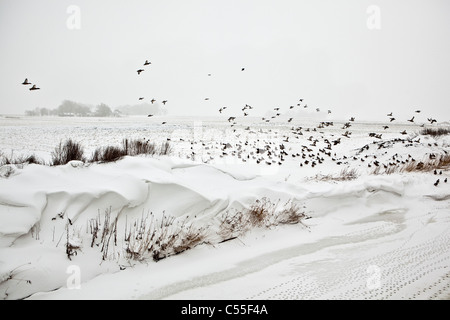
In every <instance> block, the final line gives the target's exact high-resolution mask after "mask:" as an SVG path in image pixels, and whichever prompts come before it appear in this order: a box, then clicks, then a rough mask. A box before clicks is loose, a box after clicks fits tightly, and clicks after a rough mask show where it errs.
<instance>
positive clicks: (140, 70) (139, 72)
mask: <svg viewBox="0 0 450 320" xmlns="http://www.w3.org/2000/svg"><path fill="white" fill-rule="evenodd" d="M143 71H145V70H144V69H139V70H138V71H136V72H137V73H138V74H141V72H143Z"/></svg>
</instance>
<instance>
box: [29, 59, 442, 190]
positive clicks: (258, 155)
mask: <svg viewBox="0 0 450 320" xmlns="http://www.w3.org/2000/svg"><path fill="white" fill-rule="evenodd" d="M150 64H151V62H150V61H148V60H145V62H144V64H143V66H144V67H145V66H148V65H150ZM244 70H245V68H241V71H244ZM144 71H145V69H143V68H139V69H138V70H137V74H138V75H140V74H141V73H142V72H144ZM208 76H211V74H210V73H209V74H208ZM31 84H32V83H30V82H29V81H28V79H25V81H24V82H23V83H22V85H31ZM39 89H40V88H38V87H37V86H36V84H33V86H32V87H30V88H29V90H31V91H33V90H39ZM141 100H144V97H140V98H139V101H141ZM205 100H209V98H205ZM303 101H304V99H303V98H300V99H299V100H298V101H297V102H296V104H293V105H290V106H289V110H292V109H294V108H296V107H297V108H301V109H307V108H308V104H306V103H304V104H303ZM150 102H151V103H152V104H153V103H155V102H156V100H155V99H152V100H151V101H150ZM167 102H168V100H162V103H163V105H166V103H167ZM226 109H227V107H226V106H223V107H221V108H220V109H219V110H218V111H219V113H220V114H222V113H223V112H225V110H226ZM251 110H253V107H252V106H251V105H249V104H245V106H243V107H242V109H241V111H242V113H243V114H242V116H243V117H247V116H249V114H250V111H251ZM289 110H288V111H289ZM294 111H295V110H294ZM315 111H316V112H320V108H316V109H315ZM327 113H328V114H331V110H327ZM415 113H416V114H419V113H421V110H415ZM282 115H283V113H282V111H280V108H279V107H276V108H273V115H271V116H270V117H262V119H261V120H262V121H263V122H265V123H269V122H270V121H272V120H274V119H276V118H278V117H280V116H282ZM291 115H292V112H291V113H288V114H287V120H286V121H287V123H291V122H292V120H293V119H294V118H293V117H292V116H291ZM152 116H153V115H152V114H149V115H148V117H152ZM283 116H284V115H283ZM387 117H388V119H389V123H392V122H393V121H395V120H396V118H395V117H394V116H393V113H392V112H390V113H389V114H387ZM415 117H416V116H415V115H414V116H412V118H411V119H407V120H406V121H408V122H410V123H415ZM236 119H237V116H236V115H233V116H228V122H229V123H231V127H235V126H236V125H237V124H238V123H237V120H236ZM427 120H428V122H429V123H430V124H431V125H432V124H433V123H436V122H437V120H436V119H433V118H427ZM354 121H355V117H351V118H350V119H349V120H348V121H347V122H345V123H344V124H343V126H342V127H341V129H343V130H345V132H344V133H342V134H341V136H339V137H336V136H335V135H334V134H331V136H329V137H325V136H324V133H323V132H321V131H318V130H317V129H319V130H320V129H323V128H325V127H329V126H334V122H333V121H322V122H320V123H319V125H318V126H317V127H315V128H303V127H300V126H299V127H295V126H292V128H291V130H290V132H291V133H292V135H283V136H282V143H279V142H274V141H271V140H270V139H267V140H264V139H255V140H254V141H253V145H251V144H252V142H249V141H248V140H246V141H245V142H242V141H239V143H237V144H236V145H235V146H234V147H233V146H232V145H231V144H230V143H223V142H216V146H215V148H216V149H218V150H220V153H221V154H220V157H224V156H228V155H232V156H237V157H238V158H239V159H241V160H242V161H243V162H247V161H249V160H251V159H253V160H254V161H255V162H256V163H257V164H260V163H265V164H266V165H273V164H278V165H282V164H283V162H284V161H285V160H286V158H287V157H288V156H289V155H290V156H291V157H292V158H301V159H302V160H301V161H300V163H299V166H300V167H303V166H311V167H315V166H317V165H319V164H322V163H324V161H325V157H328V158H331V160H332V161H334V162H335V163H336V164H337V165H341V164H348V161H349V160H360V161H361V162H365V161H368V163H367V166H368V167H369V168H370V167H372V166H374V167H380V166H384V168H385V169H388V168H389V167H391V166H396V165H398V164H406V163H408V162H410V161H415V159H414V158H413V157H412V156H411V155H408V158H407V159H401V156H399V155H398V154H395V155H394V156H392V158H390V160H389V162H388V163H381V162H380V160H379V159H378V158H377V156H375V155H365V156H360V154H361V153H363V152H364V151H367V150H369V145H365V146H364V147H362V148H361V149H360V150H359V152H358V153H357V155H358V156H360V157H358V156H356V155H355V156H348V155H343V156H342V157H338V156H337V155H336V153H334V154H332V147H333V146H336V145H338V144H340V143H341V139H342V137H345V138H350V137H351V134H352V132H351V131H349V130H348V129H349V128H350V127H351V126H352V123H353V122H354ZM166 123H167V121H163V122H162V124H166ZM424 126H425V124H424V123H422V124H420V127H424ZM388 128H389V126H388V125H383V130H386V129H388ZM244 130H246V131H248V132H249V133H253V134H258V137H261V134H273V135H275V137H277V136H278V135H279V134H280V133H279V132H276V131H272V129H269V130H268V131H263V130H262V128H261V127H260V128H259V131H253V130H251V128H250V126H247V127H245V129H244ZM233 132H234V133H236V129H235V128H234V129H233ZM313 132H315V133H319V134H320V138H321V140H319V139H318V138H317V137H314V135H312V133H313ZM308 133H309V137H308V138H307V139H306V141H309V142H310V143H309V145H305V144H301V145H300V144H297V145H298V146H299V147H301V150H298V152H292V153H291V154H289V153H288V151H291V150H292V146H291V147H290V148H288V146H286V145H285V143H289V142H292V139H300V136H303V135H305V134H308ZM400 134H402V135H406V134H408V133H407V132H406V130H403V131H401V132H400ZM239 136H240V134H236V137H237V138H239ZM369 136H370V137H374V138H377V139H382V133H375V132H371V133H369ZM289 139H291V141H289ZM168 140H170V139H168ZM180 141H184V140H183V139H181V138H180ZM419 142H420V139H418V140H413V139H400V138H396V139H392V140H387V141H381V142H378V143H377V142H376V141H374V142H373V144H375V145H377V148H378V149H382V148H388V147H391V146H392V145H393V144H395V143H402V144H406V145H405V146H406V147H408V146H411V145H413V144H414V143H419ZM261 143H262V144H263V146H262V147H261ZM318 143H322V147H321V148H320V146H319V145H318ZM194 144H197V142H191V155H190V156H191V157H192V158H194V157H195V155H196V153H195V152H194V148H193V146H194ZM201 144H202V148H203V149H205V150H210V149H211V148H213V147H212V146H211V145H210V146H207V145H206V144H205V143H204V142H201ZM430 146H431V145H430ZM314 148H318V149H314ZM245 150H250V152H245ZM444 152H445V150H444ZM207 154H208V155H209V157H210V158H209V159H207V160H206V162H208V161H209V160H213V157H212V156H211V153H210V152H209V151H207ZM384 154H387V152H385V153H384ZM432 155H433V154H430V158H431V157H432ZM370 157H372V158H373V159H372V161H370V159H369V158H370ZM203 161H205V160H203ZM434 174H437V172H436V171H435V172H434ZM440 174H442V171H441V172H440ZM439 182H440V180H439V179H438V180H437V181H436V182H435V183H434V185H435V186H438V184H439ZM444 182H445V183H446V182H447V178H446V179H445V180H444Z"/></svg>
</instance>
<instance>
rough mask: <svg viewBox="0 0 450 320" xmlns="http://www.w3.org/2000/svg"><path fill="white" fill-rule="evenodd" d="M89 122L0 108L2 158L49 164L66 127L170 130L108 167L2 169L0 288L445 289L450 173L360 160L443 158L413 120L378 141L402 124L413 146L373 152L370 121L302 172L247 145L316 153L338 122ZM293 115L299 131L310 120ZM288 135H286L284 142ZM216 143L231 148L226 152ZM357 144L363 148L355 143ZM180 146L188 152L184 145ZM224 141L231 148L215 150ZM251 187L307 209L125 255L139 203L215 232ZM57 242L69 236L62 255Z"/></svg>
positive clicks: (87, 141) (31, 292) (218, 292)
mask: <svg viewBox="0 0 450 320" xmlns="http://www.w3.org/2000/svg"><path fill="white" fill-rule="evenodd" d="M58 121H61V122H62V123H59V122H58ZM102 121H105V123H102V122H101V121H99V122H95V121H92V120H91V119H87V120H85V119H61V120H60V119H55V118H48V119H44V120H40V119H39V120H35V119H30V118H23V119H22V118H19V119H0V131H1V136H0V137H1V141H0V146H1V147H2V149H1V150H2V152H3V153H4V154H9V153H10V152H12V151H13V150H14V152H15V153H17V152H19V153H24V154H26V153H27V152H34V153H36V154H38V155H39V156H40V157H42V158H43V159H47V160H48V159H50V154H51V151H52V148H53V147H55V146H56V144H57V143H58V142H59V141H60V139H63V138H64V137H65V138H68V137H72V138H79V139H78V141H81V142H82V143H83V144H84V145H85V146H86V149H87V150H88V151H90V150H93V149H94V148H95V147H97V146H100V145H108V144H114V143H120V141H121V139H123V138H133V137H141V136H142V137H143V138H146V139H151V140H153V141H165V139H166V138H168V137H170V139H171V143H172V146H173V148H174V154H173V155H171V156H155V157H147V156H137V157H125V158H123V159H122V160H119V161H117V162H113V163H90V164H89V163H83V162H81V161H72V162H69V163H68V164H66V165H62V166H45V165H36V164H25V165H17V166H14V165H5V166H3V167H2V168H0V173H1V174H0V297H1V298H3V299H23V298H26V299H194V300H195V299H449V298H450V250H449V248H450V182H448V183H444V182H443V181H444V179H445V178H448V177H449V176H450V174H449V172H448V170H445V169H444V170H442V173H441V174H438V176H436V175H434V174H433V172H397V173H393V174H389V175H387V174H382V175H375V174H370V172H371V170H373V168H374V166H373V165H372V166H371V167H368V164H370V163H372V164H373V161H374V160H375V159H378V160H379V161H380V162H384V163H387V161H389V159H391V157H392V156H393V155H394V154H397V159H400V160H405V159H410V158H411V157H414V158H417V159H418V160H423V159H426V158H427V157H429V155H430V154H443V153H445V152H448V151H450V150H449V145H450V139H449V138H448V136H443V137H440V138H432V137H428V136H421V135H420V134H419V133H418V132H419V129H418V128H416V127H411V126H409V125H406V124H403V125H397V127H395V126H394V125H392V126H391V127H393V128H392V129H390V131H388V132H386V133H385V136H386V138H383V140H381V141H388V140H390V139H395V138H399V139H400V138H405V137H403V136H402V135H400V134H399V132H400V131H402V130H403V129H404V128H406V129H407V130H408V131H410V132H411V133H410V136H409V138H410V139H414V140H416V141H418V140H417V139H418V138H420V141H421V142H417V143H415V142H414V143H410V144H411V145H408V144H409V143H408V142H406V144H405V143H402V142H396V143H393V144H392V145H390V146H389V148H387V149H386V148H383V149H378V148H376V146H378V145H377V144H372V142H374V141H375V142H378V141H379V140H376V139H374V138H371V137H368V132H372V131H373V130H375V129H374V128H378V129H376V130H378V131H380V130H381V131H382V129H379V127H380V126H381V124H368V123H361V124H358V125H355V129H354V133H353V136H352V137H351V138H350V139H347V138H342V143H341V144H339V145H337V146H335V147H333V151H332V152H333V153H336V158H339V159H341V160H342V159H345V160H342V161H343V162H344V163H343V164H342V165H337V164H336V161H334V160H333V161H332V160H331V157H325V158H326V159H325V160H324V162H323V163H322V164H320V165H317V166H315V167H311V166H310V165H304V166H303V167H299V162H301V161H302V159H300V158H299V157H291V156H288V157H286V161H285V162H284V163H283V164H282V165H278V164H276V163H273V164H272V165H267V164H264V163H260V164H257V163H255V161H251V160H252V159H253V158H252V156H253V155H254V154H251V153H250V152H253V151H255V149H254V148H253V147H254V146H255V145H258V146H260V145H259V144H258V143H262V142H263V141H264V143H262V145H264V144H266V143H268V142H269V141H271V142H274V145H273V146H277V147H279V146H280V144H284V145H285V147H286V150H289V153H295V152H300V153H301V146H302V145H303V146H308V147H309V148H311V150H313V151H310V152H305V153H306V154H308V153H309V154H316V153H317V152H319V151H318V149H320V148H323V145H320V146H319V144H320V142H319V143H318V144H317V146H311V145H310V144H311V141H310V140H307V138H308V137H309V135H310V134H311V135H314V137H317V138H320V141H322V139H324V138H328V139H329V140H331V139H336V138H337V137H338V136H339V135H340V133H341V132H342V130H339V129H338V128H336V126H337V125H335V127H331V128H325V129H322V130H317V131H315V132H308V133H307V132H303V134H304V135H303V136H302V137H301V138H300V139H299V140H298V141H296V140H294V139H295V137H294V136H289V135H290V128H291V124H289V126H287V125H286V124H284V125H283V124H279V125H277V126H276V125H274V126H273V127H270V126H266V125H265V124H264V125H261V126H260V127H256V128H255V129H254V132H258V130H260V129H261V131H262V132H259V134H256V133H255V136H251V135H250V139H252V141H253V144H252V145H251V147H250V144H249V146H248V147H246V146H244V144H243V142H245V141H246V140H247V141H249V136H248V135H249V133H248V131H247V130H244V128H245V127H247V125H249V124H250V123H251V122H250V121H249V120H248V121H249V122H248V123H242V124H240V125H238V126H237V127H236V128H237V129H236V132H234V131H230V128H229V126H228V125H229V124H228V123H226V120H225V121H224V120H223V119H222V120H221V121H219V120H216V119H215V120H214V121H213V120H211V119H204V120H203V121H202V122H201V126H200V129H199V121H193V120H191V122H189V121H190V120H187V119H172V123H173V124H171V127H161V126H160V125H159V122H157V121H156V120H153V119H152V120H148V119H142V118H136V119H119V120H117V121H118V122H119V124H118V125H116V124H113V123H112V120H102ZM169 124H170V122H169ZM294 125H298V124H294ZM303 126H304V128H306V127H308V126H310V127H311V128H312V123H307V124H303ZM158 128H159V129H160V131H158ZM269 130H272V131H271V132H269ZM62 132H66V133H67V132H72V133H74V134H73V135H70V134H68V135H65V134H62ZM95 132H96V133H98V134H94V133H95ZM100 132H101V134H100ZM199 132H200V133H199ZM7 134H8V138H7ZM196 134H197V137H196ZM199 136H200V138H199ZM287 136H289V137H290V141H289V142H284V139H286V137H287ZM24 137H25V138H24ZM103 138H104V139H103ZM180 139H182V140H180ZM258 139H259V140H260V141H258ZM344 139H345V140H344ZM227 142H228V143H230V145H231V148H229V149H228V150H223V149H222V147H221V144H223V143H227ZM238 144H239V145H241V147H238V146H237V145H238ZM365 145H368V146H369V150H367V151H364V152H361V148H362V147H363V146H365ZM242 146H243V147H242ZM207 147H210V149H206V148H207ZM252 148H253V149H252ZM18 150H19V151H18ZM206 150H209V151H210V152H209V151H208V152H209V153H208V152H206ZM272 150H273V149H272ZM233 151H234V152H235V154H234V155H233V154H232V152H233ZM191 152H195V154H196V157H187V156H186V155H189V154H191V155H192V153H191ZM222 152H227V153H228V154H227V155H225V156H223V154H222V157H221V156H220V154H221V153H222ZM238 155H239V156H238ZM364 155H368V157H365V158H363V156H364ZM247 156H248V157H247ZM343 156H345V157H346V158H343ZM374 156H376V158H374ZM353 157H356V158H357V160H353ZM356 158H355V159H356ZM361 158H363V160H364V159H366V161H361ZM242 159H248V161H246V162H243V161H242ZM253 160H254V159H253ZM345 167H346V168H355V169H356V170H357V172H358V177H356V179H353V180H349V181H336V180H330V179H321V177H324V176H326V175H333V176H338V175H339V172H340V171H341V170H342V169H343V168H345ZM6 172H8V174H5V173H6ZM438 178H439V179H440V184H439V185H438V186H434V185H433V184H434V182H435V181H436V180H437V179H438ZM264 197H266V198H269V199H271V201H273V202H274V203H280V204H283V203H286V202H287V201H292V202H293V203H295V204H298V205H299V206H300V207H301V208H302V210H303V211H304V213H305V214H306V215H307V216H308V217H309V219H306V220H304V221H303V223H300V224H294V225H278V226H271V227H270V228H262V227H260V228H253V229H251V230H250V231H249V232H247V233H246V234H245V235H242V236H239V237H238V238H237V239H234V240H231V241H226V242H222V243H220V241H213V240H211V241H208V242H207V243H203V244H200V245H198V246H196V247H194V248H192V249H190V250H187V251H185V252H182V253H180V254H177V255H173V256H169V257H167V258H165V259H162V260H160V261H158V262H155V261H153V260H152V259H151V258H150V257H147V258H146V259H144V260H141V261H136V260H133V259H130V258H128V257H127V256H126V252H125V249H124V248H125V244H124V234H125V233H124V230H125V228H126V227H129V226H130V225H132V223H133V222H134V221H138V220H139V219H142V217H144V216H148V215H149V214H150V213H151V214H152V215H153V216H154V217H155V219H157V220H158V219H159V220H161V219H163V216H166V217H167V216H170V217H174V218H175V221H187V222H188V223H190V224H192V225H196V226H201V227H204V228H205V229H206V232H207V233H208V234H209V235H210V236H211V238H210V239H214V235H215V234H214V233H215V230H217V227H218V225H219V224H220V217H221V215H223V214H225V213H227V212H231V211H233V210H243V209H244V208H249V207H250V206H251V205H252V204H253V203H254V202H255V201H256V200H259V199H262V198H264ZM108 210H110V212H111V217H113V219H114V218H116V217H117V226H118V230H119V232H118V241H117V245H114V246H111V248H110V249H109V254H108V256H107V257H106V259H102V253H101V252H100V248H99V247H98V246H96V245H94V246H93V247H91V238H92V236H91V235H90V221H92V220H93V219H96V218H97V217H103V216H104V214H105V212H106V211H108ZM69 220H70V224H68V221H69ZM67 230H69V237H68V235H67ZM67 238H70V243H71V244H72V245H74V246H77V247H78V248H77V250H76V255H73V256H71V260H70V259H69V258H68V256H67V254H66V243H67V240H66V239H67ZM73 266H75V268H78V269H77V270H79V275H80V283H79V286H77V287H76V288H74V287H73V286H72V285H71V282H70V281H72V280H73V273H72V272H71V270H73V269H72V268H73Z"/></svg>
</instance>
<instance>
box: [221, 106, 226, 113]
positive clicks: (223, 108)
mask: <svg viewBox="0 0 450 320" xmlns="http://www.w3.org/2000/svg"><path fill="white" fill-rule="evenodd" d="M226 108H227V107H222V108H220V109H219V112H220V113H222V111H223V110H225V109H226Z"/></svg>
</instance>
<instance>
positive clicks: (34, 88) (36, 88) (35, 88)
mask: <svg viewBox="0 0 450 320" xmlns="http://www.w3.org/2000/svg"><path fill="white" fill-rule="evenodd" d="M39 89H41V88H38V87H36V85H35V84H33V86H32V87H31V88H30V90H39Z"/></svg>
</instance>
